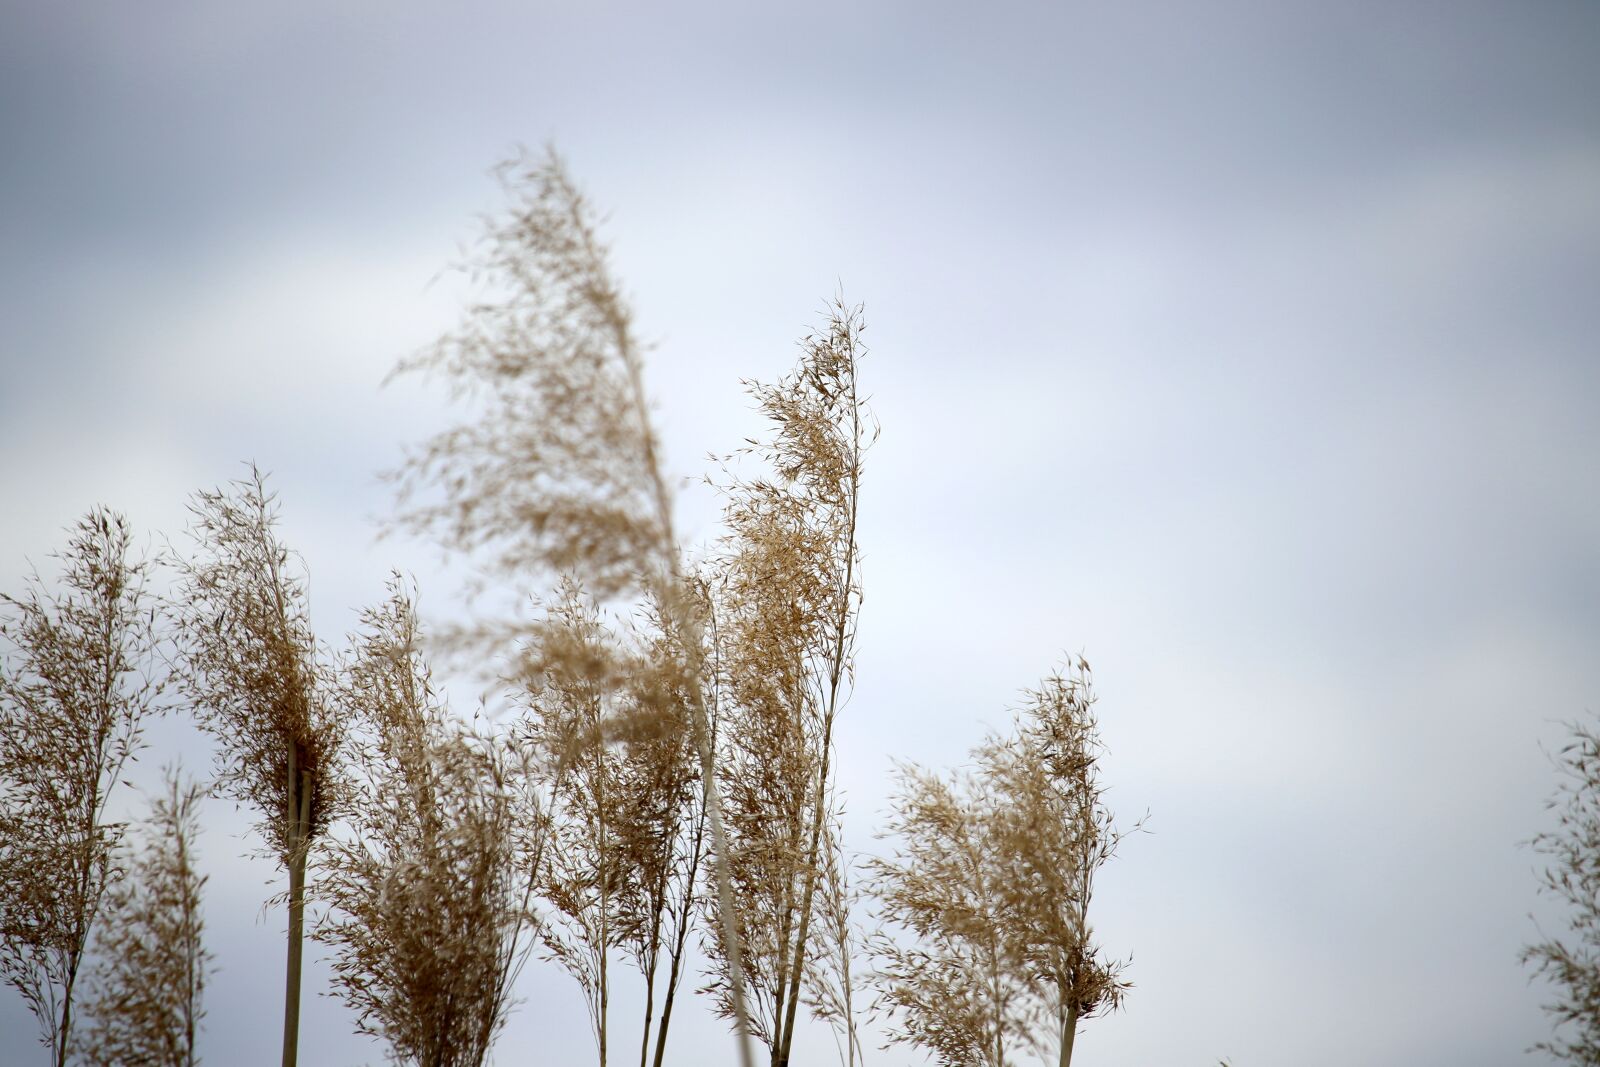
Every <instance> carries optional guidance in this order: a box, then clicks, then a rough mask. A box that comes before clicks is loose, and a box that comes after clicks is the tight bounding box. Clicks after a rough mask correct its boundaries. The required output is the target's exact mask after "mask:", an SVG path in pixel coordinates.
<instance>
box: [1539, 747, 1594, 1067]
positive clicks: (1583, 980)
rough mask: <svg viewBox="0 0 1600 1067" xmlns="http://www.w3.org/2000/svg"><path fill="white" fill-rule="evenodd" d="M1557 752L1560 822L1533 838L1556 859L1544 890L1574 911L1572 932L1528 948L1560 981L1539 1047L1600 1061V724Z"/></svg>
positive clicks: (1552, 804) (1555, 800)
mask: <svg viewBox="0 0 1600 1067" xmlns="http://www.w3.org/2000/svg"><path fill="white" fill-rule="evenodd" d="M1568 733H1569V735H1570V736H1569V738H1568V741H1567V743H1566V744H1565V745H1563V746H1562V747H1561V749H1560V750H1559V751H1558V752H1557V753H1556V756H1555V763H1556V769H1557V771H1558V772H1559V774H1560V776H1561V777H1560V782H1559V784H1558V785H1557V787H1556V790H1555V793H1554V794H1553V795H1552V796H1551V798H1550V799H1549V801H1547V802H1546V804H1545V807H1546V808H1548V809H1549V810H1551V811H1554V812H1555V813H1556V828H1555V829H1554V830H1547V831H1545V832H1544V833H1542V834H1539V835H1538V836H1537V837H1535V838H1534V839H1533V841H1532V845H1533V848H1534V851H1536V852H1538V853H1540V854H1541V855H1543V856H1546V857H1547V858H1548V859H1549V865H1548V866H1546V868H1545V869H1544V870H1543V871H1542V872H1540V881H1539V889H1540V892H1542V893H1543V894H1545V895H1546V896H1548V897H1551V898H1553V899H1555V900H1557V901H1559V902H1560V903H1562V904H1563V905H1565V906H1566V907H1567V908H1568V909H1569V914H1568V918H1567V930H1566V932H1565V934H1564V935H1563V936H1560V937H1545V938H1544V939H1543V940H1541V941H1539V942H1538V943H1536V944H1532V945H1529V946H1527V947H1526V948H1524V949H1523V950H1522V962H1523V964H1524V965H1528V964H1531V965H1532V966H1533V973H1534V974H1536V975H1538V976H1539V977H1540V978H1543V979H1544V980H1545V981H1546V982H1548V983H1549V984H1550V985H1551V986H1553V987H1554V995H1555V999H1554V1000H1553V1001H1551V1002H1550V1003H1548V1004H1546V1005H1545V1006H1544V1009H1545V1012H1546V1013H1547V1014H1548V1015H1549V1016H1550V1018H1551V1021H1552V1024H1553V1026H1554V1033H1552V1035H1551V1037H1550V1039H1549V1040H1548V1041H1541V1042H1539V1043H1538V1044H1537V1045H1535V1046H1534V1048H1535V1049H1537V1050H1539V1051H1542V1052H1547V1053H1549V1054H1550V1055H1551V1056H1553V1057H1554V1058H1556V1059H1558V1060H1564V1061H1566V1062H1567V1063H1576V1064H1595V1063H1600V728H1597V727H1596V726H1595V725H1593V724H1586V723H1571V724H1569V726H1568Z"/></svg>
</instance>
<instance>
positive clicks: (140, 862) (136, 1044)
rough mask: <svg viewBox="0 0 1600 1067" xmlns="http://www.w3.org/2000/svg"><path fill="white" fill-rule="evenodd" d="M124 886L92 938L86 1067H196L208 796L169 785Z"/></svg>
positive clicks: (204, 960)
mask: <svg viewBox="0 0 1600 1067" xmlns="http://www.w3.org/2000/svg"><path fill="white" fill-rule="evenodd" d="M164 784H165V786H166V790H165V792H164V793H163V794H162V795H160V796H158V797H156V798H155V800H154V802H153V803H152V804H151V807H150V815H149V819H148V821H147V823H146V825H145V827H144V834H143V840H142V842H141V843H140V845H139V848H138V850H137V851H136V852H135V853H134V854H133V856H132V857H131V861H130V863H129V865H128V871H127V874H126V875H125V877H124V878H123V879H122V880H121V881H119V882H117V883H116V884H114V885H113V886H112V888H111V889H110V890H109V891H108V893H107V895H106V915H105V921H104V922H103V923H102V924H101V927H100V930H99V933H98V934H97V935H96V937H95V965H94V970H93V974H92V981H91V988H92V989H93V991H94V992H93V996H92V999H91V1000H90V1001H89V1003H88V1005H87V1010H86V1015H87V1017H88V1019H89V1021H90V1026H89V1032H88V1035H87V1040H86V1041H85V1056H84V1059H85V1061H86V1062H87V1063H90V1064H106V1065H111V1064H141V1065H148V1067H196V1065H197V1064H198V1063H199V1062H200V1060H199V1057H198V1056H197V1054H196V1052H195V1039H196V1037H197V1036H198V1034H199V1029H200V1021H201V1019H202V1018H203V1016H204V1015H205V1009H204V1007H203V1000H204V996H205V986H206V977H207V975H208V974H209V973H210V972H211V970H212V957H211V953H209V952H208V951H206V948H205V944H204V936H203V935H204V933H205V920H204V917H203V916H202V915H201V910H200V897H201V892H202V890H203V889H204V888H205V883H206V877H205V876H204V875H202V874H200V872H199V870H198V868H197V867H196V857H195V851H194V842H195V838H196V837H197V836H198V835H199V832H200V800H201V797H202V796H204V790H202V788H201V787H200V786H199V785H198V784H197V783H195V782H192V781H190V782H184V781H182V780H181V779H180V777H179V775H178V773H177V772H176V771H175V770H172V769H168V771H167V772H166V775H165V783H164Z"/></svg>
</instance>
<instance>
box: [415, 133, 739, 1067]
mask: <svg viewBox="0 0 1600 1067" xmlns="http://www.w3.org/2000/svg"><path fill="white" fill-rule="evenodd" d="M498 174H499V177H500V180H501V183H502V185H503V186H504V188H505V190H506V193H507V196H508V198H509V200H510V206H509V207H508V208H507V209H506V210H505V211H504V212H503V213H501V214H500V215H498V216H495V217H492V218H490V219H488V220H487V222H486V225H485V232H484V235H483V239H482V241H481V242H480V244H479V246H478V249H477V253H476V255H475V256H474V257H472V258H471V259H469V261H468V262H467V263H466V264H465V265H464V269H465V270H466V272H467V273H468V275H469V277H470V279H471V280H472V281H473V282H474V283H475V284H476V286H477V287H478V289H479V291H480V292H481V293H482V298H481V299H479V300H477V301H475V302H474V303H472V304H470V305H469V306H468V307H467V309H466V311H465V313H464V316H463V319H462V322H461V324H460V325H459V326H458V327H457V328H456V329H454V330H452V331H450V332H449V333H446V334H445V335H444V336H443V337H441V338H440V339H439V340H438V341H437V343H435V344H434V345H433V346H432V347H430V348H428V349H427V350H425V351H424V352H422V353H421V354H419V355H418V356H417V357H415V358H413V359H411V360H408V361H406V362H404V363H402V364H401V365H400V366H399V367H398V368H397V370H396V373H401V374H404V373H424V374H430V375H432V374H437V375H439V376H441V377H443V378H444V379H446V381H447V382H448V385H449V388H450V390H451V394H452V396H453V397H454V398H456V399H457V400H459V401H462V402H464V403H466V404H468V405H469V406H470V408H471V411H470V413H469V414H468V415H467V417H465V418H464V419H463V420H462V421H461V422H459V423H457V424H456V425H455V426H454V427H452V428H450V429H448V430H446V431H444V432H442V433H439V434H437V435H435V436H434V437H432V438H430V439H428V440H427V441H425V442H424V443H423V444H422V446H421V447H420V448H419V449H417V450H416V451H414V452H413V453H412V454H411V455H410V456H409V457H408V458H407V461H406V463H405V464H404V465H403V466H402V467H401V469H400V470H399V471H397V472H396V473H395V474H394V479H395V481H396V483H397V489H398V495H399V502H400V507H401V523H402V525H404V526H407V527H409V528H411V529H414V530H417V531H419V532H422V533H424V534H427V535H430V536H432V537H434V538H436V539H437V540H438V541H439V542H440V543H441V544H443V545H445V546H447V547H448V548H450V549H452V550H455V551H457V552H459V553H463V554H467V555H468V556H469V557H470V558H471V559H472V560H473V561H474V562H475V563H476V564H478V566H479V568H480V569H481V571H482V573H483V575H484V579H483V583H482V584H481V585H480V586H479V590H480V591H482V590H483V589H485V588H487V587H488V585H489V583H495V584H496V585H497V586H498V591H499V592H502V593H506V594H509V595H508V597H507V599H508V601H509V602H510V603H511V605H512V611H511V613H509V614H507V613H505V612H501V613H500V614H498V615H496V614H494V613H493V612H491V613H490V614H488V615H486V616H483V617H482V618H483V621H481V622H479V623H477V624H475V625H471V626H468V627H464V628H459V629H457V630H455V631H453V632H451V633H448V634H446V637H447V639H448V643H449V644H450V645H451V646H452V647H454V648H456V649H471V650H474V651H476V652H478V653H480V654H481V655H484V656H489V657H495V658H498V660H499V662H500V663H501V664H503V665H504V666H503V669H504V671H505V672H506V673H508V674H510V675H513V676H520V675H522V674H524V673H525V668H524V667H523V666H520V665H518V662H517V661H518V655H519V651H518V650H519V648H521V647H523V646H525V645H527V644H528V643H529V639H530V637H531V636H532V634H533V624H532V623H531V622H529V621H527V620H526V619H524V618H523V617H522V616H521V615H520V614H519V611H520V609H521V607H522V605H523V604H525V603H526V602H527V601H528V599H529V598H530V597H534V596H535V595H536V594H537V593H538V592H539V591H540V590H541V589H544V588H548V587H549V585H550V584H551V583H552V582H553V581H554V580H556V579H558V578H562V577H566V578H570V579H571V580H572V581H573V582H574V583H576V585H577V586H578V587H579V588H581V589H583V590H584V591H585V593H586V594H587V595H589V596H592V597H595V598H597V599H598V600H601V601H607V600H611V599H614V598H648V599H649V600H650V601H651V602H652V603H653V604H654V605H655V606H656V609H657V610H659V611H660V612H661V613H662V615H663V616H664V617H665V618H666V619H668V620H670V622H669V625H670V629H671V630H672V631H673V632H674V633H677V634H680V635H681V638H682V640H681V648H682V649H683V654H684V662H683V669H684V674H685V678H686V684H685V685H684V687H683V695H684V696H686V697H687V699H688V701H689V704H688V713H689V714H688V726H689V729H690V731H691V737H692V743H693V745H694V748H695V751H696V754H697V756H698V759H699V763H700V773H701V776H702V782H703V783H704V796H705V798H706V812H707V817H708V823H709V826H710V829H711V834H712V837H713V839H714V840H718V841H720V840H721V838H722V836H723V829H722V817H721V811H720V796H719V791H718V788H717V785H716V777H715V765H714V756H713V752H712V748H711V726H710V719H709V715H708V713H707V709H706V692H707V688H708V679H707V677H706V671H705V664H704V658H705V650H704V643H703V638H702V634H701V619H700V616H699V613H698V612H697V611H696V609H695V607H694V600H695V596H694V592H693V589H692V587H691V583H689V582H688V581H687V580H686V575H685V573H684V570H683V566H682V563H681V559H680V548H679V545H678V542H677V537H676V534H675V533H674V529H673V519H672V494H671V492H670V491H669V489H668V484H667V481H666V478H665V476H664V475H663V473H662V469H661V466H660V460H659V448H658V444H657V439H656V436H655V431H654V429H653V427H652V425H651V421H650V413H649V405H648V402H647V398H646V395H645V390H644V376H643V363H642V352H641V347H640V345H639V343H638V341H637V339H636V338H635V336H634V331H633V324H632V317H631V312H630V311H629V308H628V306H627V302H626V301H625V300H624V299H623V297H622V294H621V292H620V290H619V288H618V286H617V284H616V282H615V280H614V279H613V278H612V276H611V273H610V269H609V267H608V265H607V262H606V252H605V249H604V247H603V246H602V245H601V244H600V242H599V240H598V237H597V235H596V232H595V227H594V223H593V221H592V218H591V213H590V210H589V207H588V205H587V204H586V202H585V201H584V199H583V197H582V196H581V195H580V194H579V193H578V191H577V189H576V188H575V187H574V186H573V184H572V182H571V180H570V179H569V178H568V177H567V174H566V171H565V169H564V168H563V167H562V165H561V162H560V160H559V159H557V158H556V157H555V155H554V154H553V153H551V154H547V155H546V156H545V157H543V158H542V159H538V160H529V159H526V158H522V159H518V160H514V161H511V162H508V163H507V164H505V165H503V166H502V167H501V168H499V171H498ZM492 661H493V660H490V662H492ZM716 856H717V884H718V906H717V909H716V911H717V915H718V917H719V920H720V922H721V924H722V927H723V941H724V943H725V944H726V945H728V946H729V952H728V956H729V959H730V960H731V961H732V962H731V968H730V1002H731V1005H732V1014H733V1017H734V1025H735V1028H736V1030H737V1032H738V1033H739V1035H740V1037H739V1046H740V1054H741V1058H742V1061H743V1062H744V1063H745V1064H746V1065H748V1064H749V1063H750V1051H749V1047H748V1042H747V1040H746V1038H745V1034H746V1032H747V1027H746V1023H745V1011H744V994H743V988H744V981H743V976H742V968H741V964H740V960H741V957H742V950H741V949H740V946H739V935H738V931H737V930H736V928H735V926H734V923H733V915H732V911H733V908H732V902H731V886H730V883H729V880H728V873H727V869H726V862H725V856H726V849H724V848H718V849H717V850H716Z"/></svg>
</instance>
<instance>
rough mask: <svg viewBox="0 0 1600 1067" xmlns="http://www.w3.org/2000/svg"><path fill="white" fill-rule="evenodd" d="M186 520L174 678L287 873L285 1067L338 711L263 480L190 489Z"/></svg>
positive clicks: (230, 789) (335, 791)
mask: <svg viewBox="0 0 1600 1067" xmlns="http://www.w3.org/2000/svg"><path fill="white" fill-rule="evenodd" d="M190 513H191V515H192V517H193V522H192V526H191V531H190V532H191V535H192V539H193V541H194V553H193V555H192V556H191V557H189V558H187V559H178V560H177V561H176V563H175V565H176V567H177V568H178V571H179V576H180V582H179V587H178V596H177V600H176V601H175V604H174V615H175V617H176V619H177V623H178V630H179V640H180V642H181V653H182V654H181V656H180V657H179V672H178V676H179V680H180V683H181V687H182V690H183V693H184V695H185V696H186V697H187V698H188V699H189V702H190V704H191V705H192V707H193V709H194V714H195V718H196V720H197V721H198V722H199V723H200V725H201V726H202V727H204V728H205V729H206V730H207V731H208V732H210V733H211V734H212V736H213V737H215V738H216V741H217V765H218V766H217V770H218V777H217V786H218V788H219V789H220V790H221V791H222V793H223V794H224V795H226V796H229V797H231V798H233V799H234V800H237V801H239V802H242V803H245V804H248V805H250V806H251V807H253V808H255V810H256V811H257V812H258V813H259V814H260V816H261V821H260V822H259V823H258V824H257V829H258V831H259V832H260V834H261V836H262V838H263V839H264V841H265V842H266V844H267V848H268V851H269V852H270V854H271V855H272V856H273V858H274V859H276V860H277V861H278V862H279V863H281V864H283V865H284V867H285V868H287V870H288V872H289V890H288V896H287V901H288V908H289V934H288V946H287V956H288V959H287V967H286V974H285V980H284V1034H283V1064H284V1067H294V1064H295V1062H296V1057H297V1052H298V1035H299V1025H300V1023H299V1020H300V969H301V968H300V958H301V950H302V932H303V929H304V915H305V883H306V863H307V859H308V856H309V854H310V851H311V849H312V847H313V846H314V844H315V843H316V841H317V840H318V839H319V838H321V837H322V836H323V835H324V834H325V833H326V831H327V829H328V827H329V826H330V824H331V823H332V821H333V819H334V818H335V817H336V816H337V815H338V813H339V810H340V805H341V800H342V797H341V791H342V783H341V780H340V769H339V753H340V746H341V744H342V743H343V732H344V719H343V713H342V712H341V710H340V709H339V707H338V705H337V699H336V698H337V690H336V686H335V685H334V683H333V680H332V679H331V678H330V676H329V671H328V669H327V667H326V665H325V663H324V662H323V657H322V656H321V654H320V653H319V650H318V647H317V643H316V639H315V637H314V636H313V634H312V631H311V623H310V619H309V616H308V613H307V605H306V580H305V576H304V573H303V571H300V570H298V569H297V568H296V567H295V566H294V557H293V556H291V554H290V552H289V550H288V549H286V548H285V547H284V546H283V545H282V544H281V543H280V542H279V541H278V537H277V530H276V523H277V508H276V498H275V496H274V494H271V493H268V492H267V488H266V482H265V479H264V477H263V476H262V474H261V472H260V471H259V470H257V469H256V468H255V467H254V466H252V467H251V469H250V476H249V477H248V478H245V479H241V480H239V481H236V482H234V483H232V484H231V486H230V487H229V488H228V489H226V490H216V491H212V492H201V493H197V494H196V495H195V497H194V499H193V502H192V503H191V504H190Z"/></svg>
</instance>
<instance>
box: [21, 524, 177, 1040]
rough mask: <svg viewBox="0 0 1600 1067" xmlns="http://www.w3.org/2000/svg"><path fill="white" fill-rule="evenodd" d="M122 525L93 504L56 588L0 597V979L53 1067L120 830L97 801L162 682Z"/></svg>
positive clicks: (33, 587) (67, 1034) (152, 627)
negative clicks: (1, 652) (1, 646)
mask: <svg viewBox="0 0 1600 1067" xmlns="http://www.w3.org/2000/svg"><path fill="white" fill-rule="evenodd" d="M130 541H131V534H130V532H129V528H128V524H127V521H126V520H125V519H123V518H122V516H120V515H117V514H115V513H114V512H111V511H108V510H106V509H104V508H97V509H95V510H93V511H91V512H89V513H88V514H87V515H86V516H84V518H82V519H81V520H79V522H78V524H77V526H76V527H75V528H74V529H73V531H72V536H71V539H70V540H69V542H68V544H67V547H66V549H65V550H64V551H63V552H62V553H61V554H60V555H59V557H58V558H59V560H60V562H61V575H60V581H59V587H58V589H57V590H56V591H51V590H48V589H46V587H45V585H44V583H43V581H42V580H41V579H40V578H39V577H38V575H37V574H35V575H34V576H33V577H32V578H31V579H29V581H28V583H27V587H26V589H25V591H24V592H23V593H22V594H21V595H20V596H9V595H3V594H0V637H3V638H4V640H5V644H6V645H7V646H8V647H7V649H6V655H5V658H4V660H3V661H0V976H3V977H4V979H5V981H6V983H7V984H8V985H10V986H12V987H13V988H15V989H16V990H17V991H18V992H19V993H21V994H22V997H23V1000H24V1002H26V1004H27V1005H28V1008H29V1009H30V1010H31V1011H32V1012H33V1014H34V1016H35V1018H37V1019H38V1021H39V1026H40V1040H41V1042H42V1043H43V1044H45V1045H48V1046H49V1047H50V1050H51V1054H52V1058H53V1059H54V1061H55V1063H56V1064H57V1067H65V1064H66V1063H67V1062H68V1058H69V1055H70V1054H71V1053H72V1051H73V1048H74V1044H73V1038H74V1030H73V1025H74V1021H75V1020H74V1017H73V1008H74V1003H75V998H76V993H77V985H78V979H79V977H80V972H81V969H82V966H83V962H84V955H85V950H86V949H87V947H88V945H89V935H90V931H91V929H92V928H93V926H94V923H95V920H96V917H97V916H98V914H99V912H100V908H101V903H102V899H103V897H104V895H105V893H106V892H107V890H108V888H109V887H110V886H111V885H112V884H113V883H114V881H115V879H116V876H117V870H116V866H115V863H114V860H113V850H114V849H115V847H116V844H117V842H118V840H119V839H120V837H121V835H122V829H123V827H122V826H121V825H120V824H117V823H111V822H108V821H107V820H106V803H107V800H108V799H109V797H110V795H111V791H112V789H113V788H114V787H115V786H116V783H117V782H118V780H119V779H120V778H121V775H122V771H123V769H124V767H125V766H126V764H127V762H128V760H129V759H131V758H132V757H133V754H134V753H135V752H136V751H137V750H138V748H139V747H140V735H141V730H142V726H143V722H144V719H145V717H146V716H147V715H148V714H149V713H150V712H151V711H152V709H153V708H154V707H155V706H156V701H157V699H158V697H159V694H160V692H161V689H162V686H163V684H164V683H163V681H162V680H161V679H160V678H159V677H158V676H157V675H156V673H155V672H154V670H153V664H154V662H155V661H156V660H157V659H158V635H157V625H156V611H155V608H154V606H153V603H152V600H151V598H150V597H149V595H148V594H147V592H146V581H147V578H148V575H149V569H148V565H147V564H146V563H144V562H143V561H140V560H135V559H133V558H132V557H131V556H130Z"/></svg>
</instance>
